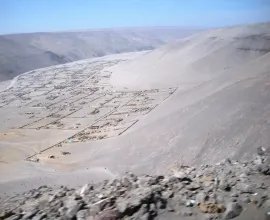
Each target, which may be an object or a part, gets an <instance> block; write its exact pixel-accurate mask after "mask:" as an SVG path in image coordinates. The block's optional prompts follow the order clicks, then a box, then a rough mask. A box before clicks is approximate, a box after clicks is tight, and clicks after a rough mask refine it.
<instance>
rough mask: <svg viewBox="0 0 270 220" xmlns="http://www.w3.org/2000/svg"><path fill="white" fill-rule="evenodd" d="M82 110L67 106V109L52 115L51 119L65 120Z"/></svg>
mask: <svg viewBox="0 0 270 220" xmlns="http://www.w3.org/2000/svg"><path fill="white" fill-rule="evenodd" d="M78 110H80V108H77V107H76V108H74V107H72V106H66V107H65V108H62V109H61V110H60V111H57V112H55V113H53V114H51V115H50V116H49V117H50V118H63V117H65V116H68V115H71V114H72V113H74V112H76V111H78Z"/></svg>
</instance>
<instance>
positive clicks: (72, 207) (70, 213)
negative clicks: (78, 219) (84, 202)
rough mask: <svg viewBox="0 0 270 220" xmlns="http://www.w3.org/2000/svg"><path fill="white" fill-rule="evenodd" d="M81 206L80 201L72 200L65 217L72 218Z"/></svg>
mask: <svg viewBox="0 0 270 220" xmlns="http://www.w3.org/2000/svg"><path fill="white" fill-rule="evenodd" d="M80 208H81V203H79V202H76V201H74V203H73V205H70V207H69V208H68V210H67V212H66V217H67V218H69V219H72V218H74V217H75V216H76V214H77V212H78V211H79V210H80Z"/></svg>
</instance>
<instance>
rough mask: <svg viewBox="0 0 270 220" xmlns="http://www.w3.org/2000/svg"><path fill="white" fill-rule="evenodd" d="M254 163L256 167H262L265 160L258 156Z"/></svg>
mask: <svg viewBox="0 0 270 220" xmlns="http://www.w3.org/2000/svg"><path fill="white" fill-rule="evenodd" d="M253 163H254V164H256V165H261V164H262V163H263V160H262V158H261V157H259V156H256V157H255V159H254V160H253Z"/></svg>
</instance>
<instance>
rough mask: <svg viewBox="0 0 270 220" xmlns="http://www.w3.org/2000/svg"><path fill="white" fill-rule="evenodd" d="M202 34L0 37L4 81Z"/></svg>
mask: <svg viewBox="0 0 270 220" xmlns="http://www.w3.org/2000/svg"><path fill="white" fill-rule="evenodd" d="M197 31H199V29H197V28H181V27H153V28H151V27H149V28H126V29H124V28H123V29H107V30H106V29H105V30H88V31H77V32H75V31H74V32H56V33H29V34H10V35H1V36H0V81H4V80H9V79H12V78H13V77H15V76H17V75H18V74H21V73H23V72H26V71H29V70H33V69H36V68H41V67H46V66H51V65H56V64H61V63H67V62H71V61H76V60H80V59H86V58H91V57H100V56H104V55H107V54H115V53H123V52H131V51H142V50H150V49H151V50H152V49H154V48H156V47H158V46H160V45H163V44H165V43H168V42H170V41H173V40H176V39H179V38H181V37H186V36H188V35H190V34H192V33H195V32H197Z"/></svg>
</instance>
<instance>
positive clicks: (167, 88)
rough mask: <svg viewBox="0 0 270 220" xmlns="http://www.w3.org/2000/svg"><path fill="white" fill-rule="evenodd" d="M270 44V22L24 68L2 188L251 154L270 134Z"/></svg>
mask: <svg viewBox="0 0 270 220" xmlns="http://www.w3.org/2000/svg"><path fill="white" fill-rule="evenodd" d="M269 52H270V24H269V23H263V24H256V25H250V26H238V27H230V28H224V29H217V30H211V31H207V32H204V33H200V34H197V35H194V36H191V37H188V38H186V39H184V40H181V41H179V42H178V43H176V44H171V45H166V46H163V47H161V48H159V49H156V50H154V51H148V52H144V53H141V54H139V53H137V54H129V55H128V56H127V55H125V56H122V55H121V56H120V55H117V56H109V57H107V58H106V57H105V58H103V59H95V60H84V61H78V62H74V63H72V64H66V65H62V66H61V65H60V66H54V67H51V68H45V69H39V70H37V71H34V72H30V73H27V74H24V75H22V76H21V77H18V78H17V79H16V83H14V85H13V87H12V88H10V89H9V90H6V91H5V92H2V93H1V105H2V107H1V108H0V116H1V127H0V131H1V134H0V157H1V158H0V160H1V164H0V175H1V180H0V181H1V182H0V184H1V185H0V193H6V192H7V193H10V192H17V191H23V190H26V189H29V188H32V187H33V186H39V185H41V184H49V185H54V184H69V185H77V184H82V183H83V182H85V181H86V180H93V181H97V180H100V179H103V178H112V177H114V176H117V175H119V174H121V173H123V172H126V171H133V172H136V173H146V172H147V173H159V172H166V171H167V170H168V169H170V168H172V167H174V166H175V164H179V163H185V164H192V165H200V164H201V163H209V164H215V163H217V162H219V161H220V160H221V159H223V158H225V157H234V158H236V159H238V158H239V159H240V158H241V159H245V158H248V157H249V156H250V155H251V154H253V153H254V151H255V149H256V148H257V147H258V146H264V147H267V146H268V145H269V143H270V138H269V132H270V126H269V118H270V105H269V103H270V94H269V93H270V53H269ZM127 58H128V59H127ZM126 59H127V60H126ZM49 97H50V98H49ZM48 98H49V99H48ZM52 98H54V99H52ZM63 152H68V154H66V155H63ZM50 156H53V157H55V158H49V157H50ZM25 158H27V160H26V161H25V160H24V159H25ZM36 159H39V161H38V162H33V161H35V160H36Z"/></svg>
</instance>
